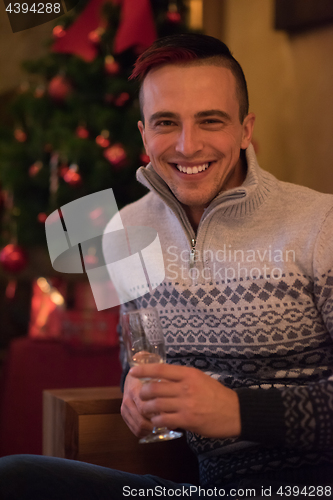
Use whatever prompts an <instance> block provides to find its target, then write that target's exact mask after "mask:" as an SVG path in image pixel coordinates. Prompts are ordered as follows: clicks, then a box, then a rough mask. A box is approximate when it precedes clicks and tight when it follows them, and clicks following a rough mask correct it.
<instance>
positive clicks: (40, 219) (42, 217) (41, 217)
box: [37, 212, 47, 224]
mask: <svg viewBox="0 0 333 500" xmlns="http://www.w3.org/2000/svg"><path fill="white" fill-rule="evenodd" d="M46 219H47V215H46V213H44V212H40V213H39V214H38V215H37V220H38V222H40V223H42V224H44V222H45V221H46Z"/></svg>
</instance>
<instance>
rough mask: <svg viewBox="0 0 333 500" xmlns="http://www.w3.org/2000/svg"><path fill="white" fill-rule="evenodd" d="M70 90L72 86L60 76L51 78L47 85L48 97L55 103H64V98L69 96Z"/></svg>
mask: <svg viewBox="0 0 333 500" xmlns="http://www.w3.org/2000/svg"><path fill="white" fill-rule="evenodd" d="M72 90H73V88H72V85H71V84H70V83H69V81H68V80H67V79H66V78H65V77H63V76H61V75H57V76H55V77H53V78H52V80H51V81H50V83H49V88H48V91H49V95H50V96H51V97H52V99H54V100H55V101H64V100H65V99H66V97H68V96H69V95H70V93H71V92H72Z"/></svg>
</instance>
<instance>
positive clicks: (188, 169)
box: [171, 161, 213, 175]
mask: <svg viewBox="0 0 333 500" xmlns="http://www.w3.org/2000/svg"><path fill="white" fill-rule="evenodd" d="M212 163H213V162H211V161H210V162H206V163H197V164H189V163H187V162H183V163H171V165H173V166H174V167H176V168H177V170H178V171H179V172H181V173H184V174H186V175H197V174H200V173H201V172H204V171H205V170H207V169H208V168H209V167H210V165H211V164H212Z"/></svg>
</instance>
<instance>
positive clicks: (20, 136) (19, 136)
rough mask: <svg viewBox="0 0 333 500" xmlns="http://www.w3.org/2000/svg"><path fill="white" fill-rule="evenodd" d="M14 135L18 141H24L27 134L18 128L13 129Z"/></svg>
mask: <svg viewBox="0 0 333 500" xmlns="http://www.w3.org/2000/svg"><path fill="white" fill-rule="evenodd" d="M14 137H15V139H16V140H17V141H18V142H25V141H26V140H27V134H26V133H25V132H24V131H23V130H22V129H20V128H17V129H15V130H14Z"/></svg>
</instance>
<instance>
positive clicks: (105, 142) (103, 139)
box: [95, 130, 110, 148]
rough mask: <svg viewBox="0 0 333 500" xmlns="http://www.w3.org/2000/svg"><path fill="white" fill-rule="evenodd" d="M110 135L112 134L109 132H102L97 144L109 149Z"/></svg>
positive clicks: (97, 138)
mask: <svg viewBox="0 0 333 500" xmlns="http://www.w3.org/2000/svg"><path fill="white" fill-rule="evenodd" d="M109 135H110V132H109V131H108V130H102V132H101V133H100V135H98V136H97V137H96V139H95V141H96V144H98V145H99V146H101V148H107V147H108V146H110V141H109Z"/></svg>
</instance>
